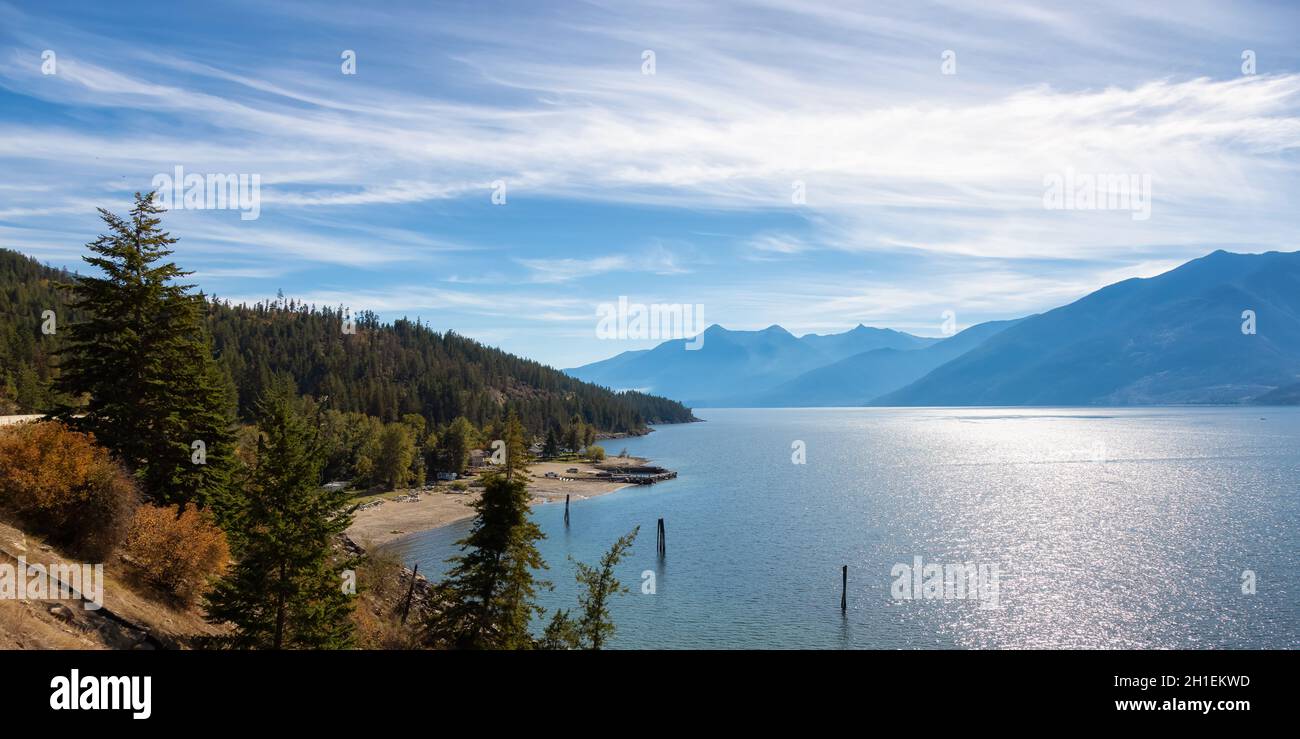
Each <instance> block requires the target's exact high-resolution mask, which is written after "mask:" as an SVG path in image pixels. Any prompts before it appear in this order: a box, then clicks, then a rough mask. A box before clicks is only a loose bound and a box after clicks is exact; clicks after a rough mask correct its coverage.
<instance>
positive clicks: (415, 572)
mask: <svg viewBox="0 0 1300 739" xmlns="http://www.w3.org/2000/svg"><path fill="white" fill-rule="evenodd" d="M419 573H420V563H419V562H416V563H415V569H413V570H411V587H410V588H408V589H407V591H406V603H405V604H404V605H403V606H402V625H403V626H405V625H406V614H408V613H410V612H411V596H413V595H415V576H416V575H418V574H419Z"/></svg>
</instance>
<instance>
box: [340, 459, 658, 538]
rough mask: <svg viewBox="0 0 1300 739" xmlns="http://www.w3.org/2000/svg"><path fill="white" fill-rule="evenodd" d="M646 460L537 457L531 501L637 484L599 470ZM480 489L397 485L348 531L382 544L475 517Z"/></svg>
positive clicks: (587, 495)
mask: <svg viewBox="0 0 1300 739" xmlns="http://www.w3.org/2000/svg"><path fill="white" fill-rule="evenodd" d="M648 463H649V460H648V459H646V458H644V457H631V456H629V457H610V458H606V459H605V460H604V461H603V462H600V463H599V465H600V466H599V467H598V466H597V465H596V464H593V463H591V462H587V461H585V460H560V461H548V462H535V463H533V464H531V465H529V468H528V493H529V496H530V501H529V502H530V504H531V505H532V506H539V505H545V504H547V503H555V502H559V503H563V502H564V498H565V496H566V495H567V496H570V498H571V500H575V501H577V500H584V499H587V498H595V497H599V496H601V495H609V494H610V493H616V492H618V491H619V490H622V489H624V488H628V487H636V486H637V483H635V482H615V481H613V480H607V479H601V478H599V477H597V474H598V473H601V472H610V471H611V469H610V468H613V471H615V472H616V471H617V469H618V468H635V467H642V466H646V465H647V464H648ZM569 470H576V472H570V471H569ZM548 474H553V475H555V476H554V477H550V476H548ZM479 479H480V478H479V476H478V475H474V476H471V477H467V478H462V481H465V482H471V483H472V482H475V481H477V480H479ZM479 495H480V493H479V491H478V490H477V489H476V488H473V487H471V488H469V489H468V490H465V491H464V492H456V491H454V490H453V488H452V484H451V483H446V482H441V483H438V484H437V485H436V487H434V488H432V489H418V488H412V489H406V490H394V491H392V492H391V493H385V494H384V495H383V498H382V504H381V505H374V504H373V502H372V503H369V504H366V505H367V506H368V507H366V508H364V509H363V510H358V511H357V512H356V514H355V515H354V517H353V519H352V525H351V526H349V527H348V528H347V531H345V532H344V533H345V534H346V535H347V536H348V538H350V539H351V540H352V541H354V542H355V543H356V544H357V545H358V546H360V547H362V548H364V549H367V550H369V549H374V548H377V547H384V546H387V545H388V544H391V543H393V542H394V541H397V540H398V539H401V538H403V537H406V536H410V535H411V534H417V533H421V532H424V531H431V530H433V529H437V528H442V527H443V526H447V525H449V524H453V523H456V522H457V521H464V520H466V519H469V518H472V517H473V516H474V509H473V508H472V507H470V506H471V504H472V503H474V501H476V500H478V499H479Z"/></svg>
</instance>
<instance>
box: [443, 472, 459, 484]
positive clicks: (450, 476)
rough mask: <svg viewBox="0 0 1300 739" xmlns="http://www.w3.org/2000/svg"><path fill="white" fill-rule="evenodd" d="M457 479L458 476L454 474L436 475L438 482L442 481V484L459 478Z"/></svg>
mask: <svg viewBox="0 0 1300 739" xmlns="http://www.w3.org/2000/svg"><path fill="white" fill-rule="evenodd" d="M459 477H460V475H458V474H456V473H455V472H439V473H438V480H440V481H442V482H451V481H452V480H455V479H457V478H459Z"/></svg>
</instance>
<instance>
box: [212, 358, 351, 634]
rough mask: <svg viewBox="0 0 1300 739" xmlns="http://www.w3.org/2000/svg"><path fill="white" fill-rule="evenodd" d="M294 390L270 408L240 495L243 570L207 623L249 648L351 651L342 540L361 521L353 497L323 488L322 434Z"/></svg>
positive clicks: (236, 530) (280, 387)
mask: <svg viewBox="0 0 1300 739" xmlns="http://www.w3.org/2000/svg"><path fill="white" fill-rule="evenodd" d="M295 403H296V401H295V399H294V393H293V391H292V389H291V388H289V387H287V385H286V384H285V383H278V384H276V385H274V386H273V387H272V388H271V390H270V391H269V392H268V394H267V396H266V397H265V398H264V400H263V401H262V404H261V410H262V413H261V415H262V420H261V423H260V430H261V438H259V440H258V448H257V460H256V462H255V463H254V465H253V468H252V469H251V470H250V471H249V473H248V479H247V480H246V483H245V485H244V486H243V488H242V491H241V492H242V494H241V495H239V496H238V497H237V500H236V501H234V502H235V507H234V513H233V516H232V517H231V520H232V522H233V525H232V526H231V531H230V534H231V539H232V543H233V544H234V552H235V556H236V558H237V560H238V563H237V564H236V565H235V566H234V567H233V568H232V569H231V571H230V573H229V574H228V575H227V576H226V577H225V578H224V579H222V580H221V581H220V582H219V583H218V584H217V587H216V588H215V590H214V591H213V592H212V593H211V594H210V595H209V596H208V604H207V605H208V619H209V620H210V621H212V622H214V623H229V624H233V625H234V627H235V634H234V636H233V637H232V638H231V639H230V643H231V646H234V647H236V648H243V649H282V648H295V649H337V648H345V647H348V646H350V645H351V643H352V620H351V617H350V614H351V611H352V600H351V597H350V596H349V595H348V594H346V593H344V592H343V588H342V579H341V578H340V572H341V571H342V570H343V569H344V568H346V567H348V566H350V564H351V563H350V562H346V561H339V558H338V557H336V556H335V553H334V542H335V541H336V539H337V537H338V536H339V534H341V533H342V532H343V531H344V530H345V529H346V528H347V527H348V525H349V524H350V523H351V522H352V509H350V508H347V493H346V492H343V491H341V490H328V489H326V488H323V487H321V486H320V482H321V480H320V471H321V460H322V455H321V453H320V449H319V448H318V447H319V443H318V440H317V435H316V433H315V431H314V430H313V429H312V428H311V427H310V425H309V424H308V422H307V420H306V418H304V416H303V414H302V413H301V411H299V409H298V408H296V407H295Z"/></svg>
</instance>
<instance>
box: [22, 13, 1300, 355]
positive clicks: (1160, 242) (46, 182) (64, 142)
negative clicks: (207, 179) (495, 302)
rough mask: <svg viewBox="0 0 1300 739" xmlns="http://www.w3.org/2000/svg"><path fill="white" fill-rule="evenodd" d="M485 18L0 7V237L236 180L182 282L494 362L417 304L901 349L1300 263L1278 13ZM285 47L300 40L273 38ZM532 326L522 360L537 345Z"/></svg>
mask: <svg viewBox="0 0 1300 739" xmlns="http://www.w3.org/2000/svg"><path fill="white" fill-rule="evenodd" d="M497 10H498V13H494V14H493V17H496V15H499V14H504V15H505V16H509V17H513V18H514V19H515V20H514V22H511V23H500V22H494V20H493V19H492V17H489V16H488V15H485V14H484V13H482V12H480V11H479V10H478V9H476V8H470V7H468V6H458V5H448V6H441V7H438V8H420V9H417V8H405V7H396V8H383V9H379V8H366V9H364V12H363V11H362V10H361V9H358V8H355V7H351V6H348V5H347V4H338V5H335V6H333V7H331V8H330V9H329V12H320V11H319V10H317V9H315V8H311V7H308V6H306V5H301V4H297V3H292V2H291V3H285V4H276V6H275V7H254V6H250V5H245V6H242V7H241V8H240V13H241V14H242V15H241V16H240V17H241V18H244V20H245V21H247V20H249V19H250V18H255V19H256V20H257V21H258V23H257V24H250V23H247V22H245V23H242V24H241V25H240V28H239V29H235V28H234V27H232V26H229V25H228V24H227V23H226V22H225V21H223V20H222V19H221V18H220V17H215V16H214V17H207V16H201V15H197V14H191V13H197V11H191V13H171V14H166V13H151V14H149V17H150V18H151V20H152V26H151V27H150V28H147V29H140V28H139V27H138V24H136V23H133V22H132V20H131V19H129V18H128V17H127V16H129V15H131V14H130V13H125V12H124V13H123V16H122V17H121V18H113V17H112V14H110V13H104V14H92V13H77V12H75V10H73V11H71V12H65V13H58V12H55V11H53V10H51V9H47V8H41V7H35V8H29V7H24V8H22V9H19V8H17V7H15V6H13V5H10V4H7V3H3V2H0V20H3V21H4V22H3V24H0V25H3V29H4V30H2V31H0V59H3V60H5V63H4V64H0V103H3V107H2V108H0V111H3V112H0V166H3V167H4V168H5V169H6V171H8V172H11V173H17V177H19V178H21V183H22V186H21V187H14V186H13V185H14V183H13V182H12V181H11V182H9V183H7V187H5V188H3V189H0V194H2V195H3V197H0V238H4V239H6V242H5V245H8V246H15V247H18V248H22V249H24V250H28V251H31V252H33V253H38V254H40V255H42V256H46V257H48V258H56V259H57V258H62V256H63V255H68V254H76V253H77V250H78V248H79V247H80V245H81V244H84V243H85V242H86V241H89V240H90V239H91V238H93V235H94V233H95V232H96V231H97V230H98V225H97V223H96V222H95V216H94V213H93V207H94V206H96V205H104V206H105V207H114V208H117V209H119V210H120V209H122V208H123V207H124V205H125V204H126V203H127V202H129V195H130V193H131V192H133V191H135V190H144V189H147V188H148V187H149V184H150V182H151V179H152V177H153V175H154V174H156V173H159V172H169V171H171V169H172V168H173V167H175V166H177V165H183V166H184V167H185V168H186V170H187V171H192V172H249V173H257V174H259V175H260V176H261V178H262V182H263V188H262V192H261V195H262V198H263V217H262V219H260V220H259V221H256V222H252V223H251V225H249V224H240V223H236V222H234V221H232V220H231V219H227V218H223V216H224V215H227V214H221V213H210V212H194V213H190V212H177V213H174V214H171V215H169V216H168V224H169V226H170V227H172V228H174V229H175V230H176V232H177V233H178V234H179V235H181V236H182V238H183V241H182V247H183V249H184V251H183V256H185V257H186V258H187V259H190V260H193V264H192V266H194V267H196V268H197V269H198V276H199V277H200V278H203V279H212V280H219V281H220V284H221V286H222V288H223V290H231V289H233V290H234V291H237V292H238V291H240V289H241V288H242V289H243V291H244V292H246V293H248V294H253V293H254V292H256V291H266V290H270V289H272V287H273V285H272V281H280V282H283V283H285V284H284V286H285V287H287V289H288V290H289V291H290V292H293V293H294V294H301V295H313V294H318V293H319V292H320V290H321V285H322V284H325V283H327V282H329V281H330V280H331V278H335V279H336V281H341V282H342V283H344V284H350V285H352V287H354V288H355V292H354V293H353V294H355V295H358V296H361V297H362V298H365V299H371V300H374V301H375V302H374V305H376V306H387V307H386V308H385V309H387V310H398V307H397V306H399V305H403V306H405V305H409V304H410V303H411V300H412V298H410V296H409V293H410V292H411V290H412V289H416V290H417V291H418V292H420V293H427V294H428V295H430V296H435V297H436V298H437V299H436V300H435V299H434V297H430V298H414V300H416V302H419V301H429V302H433V303H435V304H436V305H428V306H422V307H424V308H427V309H430V310H435V309H436V310H437V311H439V312H440V313H439V315H440V316H442V317H443V318H444V320H446V321H447V324H448V325H458V326H459V325H461V324H462V323H463V324H465V325H468V326H470V327H471V328H472V327H475V326H476V327H477V328H479V329H480V330H484V331H486V330H488V329H491V330H493V331H494V332H495V335H500V330H501V329H500V328H499V327H497V326H495V325H490V324H488V323H487V322H479V323H475V318H476V317H479V318H484V319H486V318H493V319H496V320H499V319H502V318H503V317H504V316H503V314H501V313H497V314H487V313H482V312H476V311H479V310H480V307H478V306H476V305H475V304H474V302H473V300H471V299H470V298H462V297H456V296H457V295H462V294H465V295H471V296H474V295H478V294H479V293H477V292H475V291H468V290H467V291H464V292H463V293H462V292H438V290H436V289H435V290H430V289H429V288H428V287H418V285H419V284H420V283H424V284H426V285H429V284H441V285H459V286H461V287H465V288H470V287H485V288H486V287H491V286H492V285H494V284H495V285H497V286H500V287H502V288H508V289H503V290H502V291H500V292H502V293H509V294H511V295H515V296H517V297H516V299H515V301H513V302H509V303H506V304H508V305H511V306H513V307H514V308H516V309H518V310H523V311H529V312H530V313H531V315H532V316H551V317H554V318H555V321H556V323H557V326H561V327H562V328H563V330H565V331H571V329H572V327H571V326H569V325H568V324H567V323H566V321H569V320H571V319H572V318H573V317H574V316H577V315H579V314H580V313H581V312H582V311H574V310H573V308H574V306H572V305H569V306H565V307H556V308H554V309H553V310H552V309H551V308H547V307H543V304H544V303H545V302H546V301H547V300H549V299H550V298H551V297H552V293H553V292H554V291H556V290H563V291H565V294H566V295H567V296H572V297H573V298H574V299H576V300H578V301H579V302H582V301H586V303H591V302H598V301H599V300H605V299H608V296H609V295H611V294H614V295H617V294H630V293H634V292H638V291H639V292H646V293H654V294H671V295H673V296H675V297H677V298H678V299H680V300H681V301H682V302H701V301H702V300H704V299H707V300H708V302H709V304H710V308H709V311H710V315H711V316H712V317H713V320H718V321H722V322H731V323H737V324H739V323H742V322H750V321H752V322H756V323H758V324H761V325H767V324H770V323H783V324H787V323H788V324H798V325H801V326H806V327H811V326H826V327H844V328H846V327H848V326H852V325H853V324H855V323H857V322H859V321H861V320H878V321H889V322H891V323H890V325H895V326H898V327H902V326H904V325H907V324H909V322H911V323H917V322H918V321H919V322H921V323H924V321H925V320H928V317H929V314H930V313H931V312H933V308H934V306H936V305H939V304H943V305H945V306H948V307H955V308H956V309H958V310H959V311H963V312H968V313H975V314H978V315H989V316H994V315H999V314H1000V315H1003V316H1004V317H1005V316H1007V315H1010V314H1011V313H1012V312H1024V311H1029V310H1038V309H1043V308H1047V307H1051V301H1060V300H1063V299H1067V298H1069V297H1077V296H1078V294H1080V293H1081V292H1087V291H1088V290H1090V289H1095V288H1096V287H1099V286H1100V284H1099V283H1098V282H1097V281H1098V280H1104V279H1109V278H1110V277H1112V276H1115V275H1120V276H1123V275H1127V274H1130V273H1136V272H1141V271H1142V270H1143V269H1145V267H1144V265H1151V264H1165V263H1172V262H1176V261H1179V260H1181V259H1186V258H1190V257H1193V256H1197V255H1199V254H1201V253H1204V252H1205V251H1207V250H1208V248H1207V247H1208V246H1209V245H1215V246H1219V245H1229V246H1233V245H1235V246H1236V247H1237V248H1239V249H1244V250H1264V249H1294V248H1296V246H1297V245H1296V244H1295V237H1294V234H1295V233H1296V227H1297V225H1300V224H1298V223H1297V220H1298V217H1297V216H1296V215H1295V214H1294V212H1293V211H1294V207H1293V202H1294V193H1295V192H1296V189H1297V185H1298V184H1300V181H1298V178H1300V172H1298V171H1297V165H1298V164H1300V159H1298V158H1297V152H1298V151H1300V64H1298V63H1297V60H1296V56H1295V54H1296V52H1295V50H1294V44H1293V43H1291V42H1292V41H1293V38H1292V35H1291V34H1290V33H1289V32H1288V31H1287V29H1289V28H1292V27H1294V26H1295V24H1296V23H1297V22H1300V15H1298V13H1297V11H1296V10H1295V9H1292V8H1288V7H1286V6H1280V5H1274V4H1269V3H1261V4H1250V3H1247V4H1240V5H1236V6H1234V7H1233V8H1230V9H1229V8H1225V7H1217V6H1213V5H1209V4H1193V5H1191V6H1184V5H1181V4H1180V5H1179V6H1178V7H1177V8H1176V9H1173V8H1171V7H1164V8H1155V9H1153V8H1151V7H1147V6H1142V7H1136V6H1133V5H1131V4H1129V3H1121V2H1117V1H1116V2H1102V3H1094V4H1089V5H1087V6H1086V7H1085V6H1043V5H1039V4H1030V3H1021V2H1012V3H1000V4H998V5H997V6H996V7H990V8H983V7H976V6H972V5H969V4H965V3H953V2H930V3H915V4H908V5H906V6H904V7H889V8H885V7H877V6H874V5H869V4H862V5H856V4H851V3H850V4H835V5H826V4H821V5H817V4H807V3H797V2H792V1H787V0H752V1H743V0H741V1H737V2H732V3H723V4H709V5H699V4H694V3H683V2H676V1H665V2H648V3H637V4H635V5H626V4H612V3H604V2H593V3H589V4H586V5H584V6H581V7H580V8H579V9H576V10H574V11H573V12H564V13H560V12H556V11H554V10H553V9H549V8H546V7H542V6H535V5H530V4H514V3H506V4H505V5H503V6H502V7H500V8H498V9H497ZM286 30H292V31H293V33H294V35H295V37H297V38H299V39H301V44H300V45H299V46H297V47H294V48H292V49H290V48H286V47H285V46H284V45H283V44H279V43H277V42H276V38H277V36H276V34H279V33H283V32H285V31H286ZM141 34H143V35H144V36H147V41H148V42H142V38H141ZM336 47H337V48H336ZM344 48H347V49H354V50H356V52H357V54H358V74H356V75H351V76H349V75H344V74H342V72H341V69H340V67H339V58H338V55H339V52H341V51H342V49H344ZM45 49H52V50H54V51H56V52H57V53H58V60H59V61H58V65H59V66H58V73H57V74H54V75H45V74H42V73H41V56H40V55H41V52H42V51H43V50H45ZM1246 49H1255V50H1258V51H1259V60H1260V61H1259V70H1258V74H1253V75H1248V74H1243V73H1242V70H1241V54H1242V52H1243V50H1246ZM644 50H651V51H653V52H654V54H655V70H654V71H655V73H654V74H652V75H651V74H644V73H643V59H642V52H643V51H644ZM945 50H953V51H954V52H955V59H956V68H955V71H956V74H953V75H945V74H942V73H941V70H940V54H941V52H943V51H945ZM1067 170H1069V171H1076V172H1081V173H1088V172H1095V173H1135V174H1141V175H1145V176H1148V177H1149V178H1150V182H1151V217H1150V219H1149V220H1146V221H1140V222H1139V221H1134V220H1133V219H1132V218H1130V217H1129V214H1128V213H1124V212H1104V211H1059V210H1048V209H1045V208H1044V207H1043V192H1044V178H1045V177H1047V176H1049V175H1052V174H1054V173H1061V172H1065V171H1067ZM795 183H798V186H799V188H800V189H801V192H802V195H803V197H801V198H798V199H795V198H792V188H793V187H794V186H795ZM498 190H500V191H501V193H502V194H504V195H507V198H506V199H505V200H503V201H502V202H503V203H506V204H505V205H504V207H495V206H494V205H493V201H492V200H491V198H492V195H493V193H494V192H497V191H498ZM1243 223H1248V224H1249V228H1248V229H1243V228H1242V224H1243ZM679 224H680V225H679ZM706 233H708V234H714V235H708V236H705V235H702V234H706ZM716 234H726V235H725V236H718V235H716ZM1049 263H1050V265H1052V266H1049ZM413 273H418V274H419V275H420V279H419V280H412V274H413ZM962 274H966V275H971V274H977V275H980V281H979V282H978V283H976V282H972V281H971V280H970V279H969V278H967V280H966V282H962V281H961V280H960V279H958V278H957V277H954V276H953V275H957V276H960V275H962ZM819 275H834V276H835V280H834V281H833V283H834V284H822V283H819V281H818V276H819ZM850 278H852V279H857V280H859V284H862V285H870V286H872V288H873V289H872V292H871V295H875V296H878V297H881V296H884V297H882V298H881V299H882V302H880V303H875V302H872V298H870V297H864V295H865V293H864V294H858V293H855V292H854V291H853V289H852V284H851V283H849V284H842V282H845V283H847V282H848V281H849V280H850ZM331 284H332V283H331ZM1012 285H1014V286H1015V288H1014V289H1011V288H1010V287H1008V286H1012ZM796 286H803V287H799V288H797V289H796ZM899 286H905V287H901V288H900V287H899ZM787 288H788V289H787ZM439 289H441V288H439ZM393 294H400V295H402V296H403V297H402V299H400V300H399V299H396V298H394V297H392V296H393ZM483 294H487V293H483ZM786 295H788V296H789V299H788V300H785V299H782V298H781V296H786ZM497 297H500V296H497ZM885 297H887V298H888V299H884V298H885ZM528 300H532V301H539V302H536V303H533V304H531V305H530V304H528V303H526V302H520V301H528ZM764 301H766V302H764ZM926 301H928V302H926ZM763 305H767V306H768V307H767V308H766V309H765V308H763V307H762V306H763ZM888 306H893V307H888ZM998 306H1001V310H1000V311H999V310H997V307H998ZM358 307H365V306H358ZM417 307H421V306H417ZM584 310H585V309H584ZM507 312H508V311H507ZM909 312H915V316H921V317H922V318H920V319H917V318H915V317H913V318H909V315H912V313H909ZM566 316H567V317H568V319H566V318H564V317H566ZM527 323H528V325H529V326H531V327H532V328H530V329H529V332H523V333H520V334H519V335H518V337H517V340H518V341H519V342H520V343H519V346H520V347H521V350H522V351H525V353H527V352H529V351H536V352H540V353H542V354H543V355H544V354H545V353H547V352H553V351H560V350H559V349H557V348H555V347H554V346H553V343H548V342H547V341H546V340H545V339H544V338H542V334H541V333H539V332H538V331H537V328H536V324H538V323H542V321H538V320H534V319H532V318H530V319H529V320H528V321H527ZM558 330H560V328H557V331H558ZM599 350H600V349H599V347H598V345H592V346H589V347H587V348H584V349H581V350H580V351H599Z"/></svg>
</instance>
